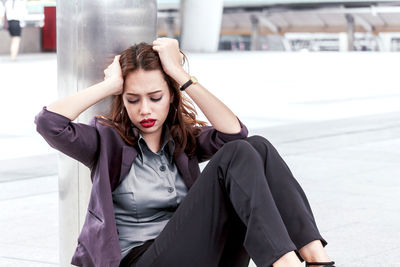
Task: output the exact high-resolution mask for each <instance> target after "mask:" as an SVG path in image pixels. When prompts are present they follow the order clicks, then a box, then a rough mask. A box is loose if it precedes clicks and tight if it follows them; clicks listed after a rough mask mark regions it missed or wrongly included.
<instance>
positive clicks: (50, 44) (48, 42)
mask: <svg viewBox="0 0 400 267" xmlns="http://www.w3.org/2000/svg"><path fill="white" fill-rule="evenodd" d="M56 22H57V19H56V7H55V6H46V7H44V26H43V28H42V50H43V51H56V50H57V24H56Z"/></svg>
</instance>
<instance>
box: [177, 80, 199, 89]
mask: <svg viewBox="0 0 400 267" xmlns="http://www.w3.org/2000/svg"><path fill="white" fill-rule="evenodd" d="M197 82H198V81H197V79H196V77H194V76H190V79H189V81H187V82H185V83H184V84H183V85H182V86H181V87H180V88H179V90H181V91H184V90H185V89H186V88H188V87H189V86H190V85H191V84H196V83H197Z"/></svg>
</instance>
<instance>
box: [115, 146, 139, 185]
mask: <svg viewBox="0 0 400 267" xmlns="http://www.w3.org/2000/svg"><path fill="white" fill-rule="evenodd" d="M137 153H138V152H137V150H136V149H135V148H134V147H132V146H123V147H122V159H121V161H122V162H121V171H120V175H119V179H118V181H117V183H116V184H115V187H114V186H113V187H112V190H114V189H115V188H116V187H117V186H118V185H119V184H120V182H122V179H124V177H126V175H127V174H128V173H129V170H130V169H131V167H132V164H133V161H134V160H135V157H136V156H137Z"/></svg>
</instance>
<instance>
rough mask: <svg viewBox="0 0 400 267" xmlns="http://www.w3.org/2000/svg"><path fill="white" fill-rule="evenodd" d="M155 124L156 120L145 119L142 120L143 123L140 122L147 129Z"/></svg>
mask: <svg viewBox="0 0 400 267" xmlns="http://www.w3.org/2000/svg"><path fill="white" fill-rule="evenodd" d="M155 123H156V120H155V119H145V120H141V121H140V124H141V125H142V126H143V127H146V128H148V127H152V126H153V125H154V124H155Z"/></svg>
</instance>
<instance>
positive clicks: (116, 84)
mask: <svg viewBox="0 0 400 267" xmlns="http://www.w3.org/2000/svg"><path fill="white" fill-rule="evenodd" d="M103 84H104V85H105V87H106V88H107V91H108V92H109V93H110V94H115V93H118V92H120V91H121V89H122V87H123V85H124V80H123V79H120V78H117V77H110V78H108V79H106V80H104V81H103Z"/></svg>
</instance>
